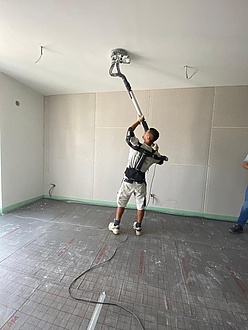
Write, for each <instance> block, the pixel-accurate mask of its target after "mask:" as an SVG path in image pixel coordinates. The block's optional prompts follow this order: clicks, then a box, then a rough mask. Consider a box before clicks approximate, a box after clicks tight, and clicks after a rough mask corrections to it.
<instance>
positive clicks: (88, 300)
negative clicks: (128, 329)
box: [69, 236, 145, 330]
mask: <svg viewBox="0 0 248 330" xmlns="http://www.w3.org/2000/svg"><path fill="white" fill-rule="evenodd" d="M127 239H128V236H127V237H126V239H124V240H123V241H121V242H120V243H119V244H118V246H117V247H116V249H115V251H114V253H113V254H112V256H111V257H110V258H109V259H107V260H104V261H103V262H101V263H99V264H97V265H95V266H91V267H90V268H88V269H86V270H85V271H84V272H83V273H81V274H80V275H79V276H78V277H76V278H75V279H74V280H73V281H72V282H71V284H70V286H69V295H70V297H71V298H72V299H74V300H77V301H83V302H87V303H92V304H100V305H108V306H115V307H119V308H121V309H123V310H124V311H126V312H128V313H129V314H131V315H132V316H133V317H134V318H135V319H136V320H137V322H138V323H139V326H140V328H141V329H142V330H145V328H144V327H143V325H142V323H141V321H140V319H139V318H138V316H137V315H136V314H135V313H134V312H132V311H131V310H130V309H128V308H126V307H123V306H121V305H119V304H117V303H111V302H99V301H96V300H91V299H84V298H78V297H75V296H74V295H73V294H72V287H73V285H74V284H75V283H76V282H77V280H78V279H80V278H81V277H82V276H84V275H85V274H86V273H88V272H90V271H91V270H93V269H96V268H98V267H100V266H102V265H104V264H105V263H107V262H109V261H111V260H112V259H113V258H114V256H115V255H116V252H117V250H118V249H119V246H120V244H122V243H124V242H126V241H127Z"/></svg>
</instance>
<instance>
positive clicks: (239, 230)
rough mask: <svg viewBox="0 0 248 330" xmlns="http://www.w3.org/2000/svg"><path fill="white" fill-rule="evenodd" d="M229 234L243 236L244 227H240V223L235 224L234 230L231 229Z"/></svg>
mask: <svg viewBox="0 0 248 330" xmlns="http://www.w3.org/2000/svg"><path fill="white" fill-rule="evenodd" d="M229 233H232V234H241V233H243V227H242V226H240V225H239V224H238V223H235V225H233V226H232V228H230V229H229Z"/></svg>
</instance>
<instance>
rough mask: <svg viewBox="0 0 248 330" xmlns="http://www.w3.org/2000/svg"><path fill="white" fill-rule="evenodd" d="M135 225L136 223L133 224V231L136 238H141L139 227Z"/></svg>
mask: <svg viewBox="0 0 248 330" xmlns="http://www.w3.org/2000/svg"><path fill="white" fill-rule="evenodd" d="M136 223H137V222H134V224H133V229H134V230H135V234H136V236H141V235H142V230H141V227H136Z"/></svg>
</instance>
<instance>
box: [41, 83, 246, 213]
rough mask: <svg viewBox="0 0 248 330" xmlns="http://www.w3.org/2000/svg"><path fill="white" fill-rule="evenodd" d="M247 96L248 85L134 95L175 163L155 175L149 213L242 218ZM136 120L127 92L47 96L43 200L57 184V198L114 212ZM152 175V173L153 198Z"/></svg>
mask: <svg viewBox="0 0 248 330" xmlns="http://www.w3.org/2000/svg"><path fill="white" fill-rule="evenodd" d="M247 95H248V87H247V86H245V87H217V88H212V87H211V88H189V89H170V90H153V91H137V92H135V96H136V98H137V100H138V103H139V105H140V107H141V109H142V111H143V113H144V114H145V117H146V119H147V122H148V124H149V125H150V126H153V127H156V128H157V129H158V130H159V131H160V134H161V135H160V138H159V140H158V144H159V146H160V152H161V153H162V154H165V155H167V156H168V157H169V162H168V163H165V164H164V165H162V166H157V167H156V168H155V178H154V180H153V184H152V189H151V193H153V194H155V199H150V204H149V205H150V207H155V208H157V209H160V210H164V211H168V210H169V211H172V212H175V213H177V212H178V213H182V214H184V213H185V214H186V213H187V212H192V213H195V214H198V215H214V216H216V217H218V216H222V215H224V216H227V217H226V218H228V216H231V217H233V216H237V215H238V212H239V209H240V207H241V204H242V202H243V195H244V190H245V186H246V184H247V173H246V172H245V170H243V169H242V161H243V159H244V157H245V155H246V153H247V152H248V150H247V146H246V143H247V133H248V111H247V105H248V96H247ZM136 118H137V114H136V111H135V109H134V106H133V104H132V101H131V99H130V98H129V96H128V94H127V92H125V91H124V92H113V93H96V94H94V93H93V94H75V95H62V96H49V97H46V102H45V167H44V174H45V181H44V193H45V194H46V195H47V194H48V190H49V187H50V186H49V184H50V183H55V184H56V188H55V189H54V191H53V194H54V195H55V196H58V197H62V198H74V199H78V200H92V201H95V202H99V201H100V202H103V203H107V202H108V203H112V204H113V205H114V203H115V200H116V192H117V190H118V188H119V185H120V182H121V178H122V173H123V171H124V169H125V166H126V162H127V155H128V146H127V144H126V143H125V132H126V129H127V127H128V126H129V125H130V124H132V123H133V122H134V121H135V120H136ZM142 133H143V130H142V128H141V127H139V128H137V132H136V134H137V136H138V137H140V138H141V136H142ZM153 175H154V168H151V169H150V171H149V173H148V176H147V178H148V180H147V181H148V191H150V188H151V181H152V178H153ZM131 203H134V200H133V199H132V200H131ZM223 218H225V217H223Z"/></svg>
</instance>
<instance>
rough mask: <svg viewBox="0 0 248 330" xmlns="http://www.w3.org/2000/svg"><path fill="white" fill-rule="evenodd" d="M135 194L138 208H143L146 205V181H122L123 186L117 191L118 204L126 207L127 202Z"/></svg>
mask: <svg viewBox="0 0 248 330" xmlns="http://www.w3.org/2000/svg"><path fill="white" fill-rule="evenodd" d="M132 194H134V196H135V201H136V207H137V210H143V209H144V208H145V206H146V183H145V182H144V183H137V182H133V183H128V182H125V181H122V184H121V187H120V189H119V191H118V193H117V205H118V206H119V207H126V206H127V203H128V201H129V199H130V197H131V195H132Z"/></svg>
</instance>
